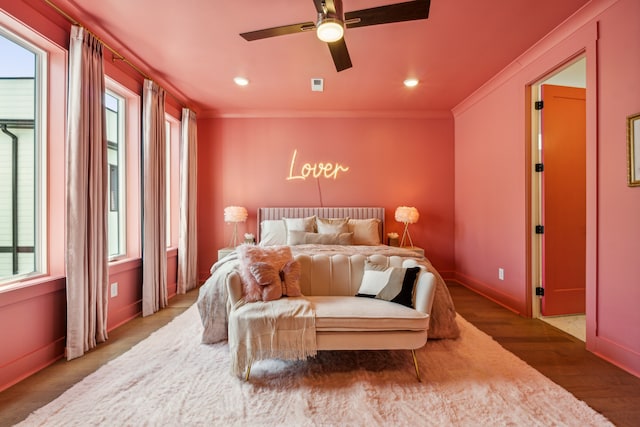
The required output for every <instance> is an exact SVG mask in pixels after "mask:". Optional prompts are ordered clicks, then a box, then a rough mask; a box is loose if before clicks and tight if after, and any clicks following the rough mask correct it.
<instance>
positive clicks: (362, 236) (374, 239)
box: [347, 218, 380, 246]
mask: <svg viewBox="0 0 640 427" xmlns="http://www.w3.org/2000/svg"><path fill="white" fill-rule="evenodd" d="M379 224H380V220H379V219H377V218H371V219H350V220H349V221H348V223H347V225H348V227H349V232H351V233H353V244H354V245H370V246H371V245H379V244H380V231H379Z"/></svg>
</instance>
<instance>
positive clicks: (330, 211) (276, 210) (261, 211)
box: [257, 207, 385, 242]
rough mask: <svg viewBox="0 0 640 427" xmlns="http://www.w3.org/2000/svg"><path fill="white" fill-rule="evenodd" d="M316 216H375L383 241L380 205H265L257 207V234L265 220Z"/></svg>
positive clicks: (382, 220)
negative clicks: (328, 206)
mask: <svg viewBox="0 0 640 427" xmlns="http://www.w3.org/2000/svg"><path fill="white" fill-rule="evenodd" d="M313 215H315V216H317V217H319V218H347V217H349V218H351V219H369V218H377V219H379V220H380V226H379V230H378V231H379V233H380V241H381V242H384V241H385V240H384V208H382V207H337V208H326V207H307V208H288V207H287V208H285V207H265V208H258V218H257V219H258V234H257V237H258V238H259V237H260V236H261V235H262V234H261V233H260V231H261V230H260V224H261V223H262V221H265V220H274V219H275V220H278V219H282V218H305V217H309V216H313Z"/></svg>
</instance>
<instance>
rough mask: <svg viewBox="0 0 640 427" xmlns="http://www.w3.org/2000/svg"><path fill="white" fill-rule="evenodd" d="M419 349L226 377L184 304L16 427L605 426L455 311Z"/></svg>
mask: <svg viewBox="0 0 640 427" xmlns="http://www.w3.org/2000/svg"><path fill="white" fill-rule="evenodd" d="M458 322H459V325H460V329H461V332H462V334H461V337H460V339H458V340H455V341H453V340H442V341H429V342H428V343H427V345H426V346H425V347H424V348H422V349H420V350H419V351H417V352H416V354H417V356H418V362H419V366H420V369H421V375H422V380H423V382H421V383H420V382H418V381H417V380H416V377H415V372H414V368H413V361H412V358H411V352H409V351H364V352H355V351H348V352H320V353H319V355H318V357H316V358H315V359H309V360H307V361H304V362H282V361H275V360H274V361H262V362H258V363H256V364H254V366H253V368H252V371H251V379H250V381H249V382H244V381H243V380H241V379H239V378H237V377H235V376H233V375H231V373H230V370H229V353H228V346H227V344H226V343H221V344H215V345H205V344H201V343H200V335H201V333H202V326H201V324H200V317H199V315H198V312H197V309H196V307H195V305H194V306H192V307H190V308H189V309H188V310H187V311H185V313H183V314H181V315H180V316H178V317H177V318H175V319H174V320H173V321H172V322H171V323H169V324H168V325H166V326H164V327H163V328H161V329H159V330H158V331H156V332H154V333H153V334H152V335H151V336H150V337H148V338H147V339H145V340H144V341H142V342H140V343H139V344H138V345H136V346H135V347H133V348H132V349H131V350H130V351H128V352H127V353H125V354H123V355H121V356H120V357H118V358H117V359H114V360H112V361H111V362H109V363H107V364H106V365H104V366H102V367H101V368H100V369H98V370H97V371H96V372H94V373H93V374H91V375H89V376H87V377H86V378H85V379H83V380H82V381H81V382H79V383H77V384H76V385H75V386H73V387H72V388H70V389H69V390H68V391H66V392H65V393H64V394H62V395H61V396H60V397H59V398H57V399H56V400H54V401H53V402H51V403H49V404H48V405H46V406H44V407H42V408H40V409H38V410H37V411H35V412H34V413H32V414H31V415H30V416H29V417H28V418H27V419H26V420H25V421H23V423H21V424H19V425H22V426H38V425H42V426H65V427H68V426H225V427H226V426H235V425H238V426H386V427H389V426H403V425H407V426H528V427H530V426H580V427H584V426H604V425H611V424H610V423H609V422H608V421H607V420H606V418H604V417H603V416H602V415H600V414H598V413H597V412H595V411H594V410H593V409H591V408H590V407H589V406H587V405H586V404H585V403H584V402H582V401H579V400H577V399H576V398H575V397H574V396H573V395H571V394H570V393H569V392H568V391H566V390H564V389H563V388H561V387H560V386H558V385H556V384H555V383H553V382H552V381H550V380H549V379H547V378H546V377H544V376H543V375H542V374H540V373H539V372H538V371H536V370H535V369H533V368H531V367H530V366H529V365H527V364H526V363H525V362H523V361H522V360H520V359H518V358H517V357H516V356H514V355H513V354H512V353H510V352H508V351H507V350H505V349H504V348H502V347H501V346H500V345H499V344H498V343H497V342H495V341H494V340H493V339H492V338H491V337H489V336H488V335H486V334H485V333H483V332H481V331H480V330H478V329H476V328H475V327H474V326H473V325H471V324H470V323H468V322H467V321H466V320H464V319H463V318H461V317H460V316H458Z"/></svg>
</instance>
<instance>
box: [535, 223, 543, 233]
mask: <svg viewBox="0 0 640 427" xmlns="http://www.w3.org/2000/svg"><path fill="white" fill-rule="evenodd" d="M536 234H544V225H536Z"/></svg>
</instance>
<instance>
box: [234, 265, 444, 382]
mask: <svg viewBox="0 0 640 427" xmlns="http://www.w3.org/2000/svg"><path fill="white" fill-rule="evenodd" d="M294 258H295V260H297V261H298V262H299V263H300V264H301V275H300V288H301V290H302V293H303V295H304V297H303V298H306V299H307V300H309V301H310V302H311V307H312V308H313V310H314V312H315V338H316V349H317V350H401V349H406V350H411V352H412V355H413V362H414V366H415V370H416V376H417V377H418V380H420V373H419V369H418V363H417V359H416V356H415V352H414V350H416V349H419V348H421V347H422V346H424V345H425V344H426V341H427V335H428V329H429V320H430V315H429V313H430V312H431V307H432V305H433V300H434V294H435V288H436V278H435V276H434V275H433V274H432V273H431V272H429V271H427V270H426V269H425V268H424V267H423V266H420V264H419V263H417V262H416V261H415V260H413V259H403V258H402V257H399V256H384V255H371V256H369V257H365V256H364V255H350V256H346V255H324V254H320V255H302V254H299V255H296V256H295V257H294ZM367 259H369V261H371V262H374V263H376V264H382V265H385V266H391V267H415V266H420V268H421V271H420V273H419V275H418V278H417V280H416V284H415V288H414V293H413V307H415V308H411V307H406V306H404V305H401V304H397V303H394V302H389V301H385V300H381V299H373V298H362V297H356V296H355V295H356V293H358V290H359V289H360V286H361V282H362V278H363V275H364V270H365V261H366V260H367ZM227 289H228V295H229V302H230V307H231V308H230V313H229V324H230V326H229V333H230V338H229V339H230V342H231V340H232V337H231V331H232V324H233V323H234V322H237V321H238V320H239V319H238V316H242V315H243V312H242V310H241V309H236V308H235V307H236V304H237V303H238V301H240V299H241V298H242V283H241V280H240V275H239V274H238V273H237V272H233V273H231V274H230V275H229V276H228V277H227ZM286 300H287V298H283V299H279V300H275V301H268V302H261V304H276V305H277V304H283V303H286ZM240 306H241V304H240ZM252 362H253V360H248V361H247V366H246V371H245V372H246V375H245V378H246V379H248V378H249V374H250V369H251V363H252Z"/></svg>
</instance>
